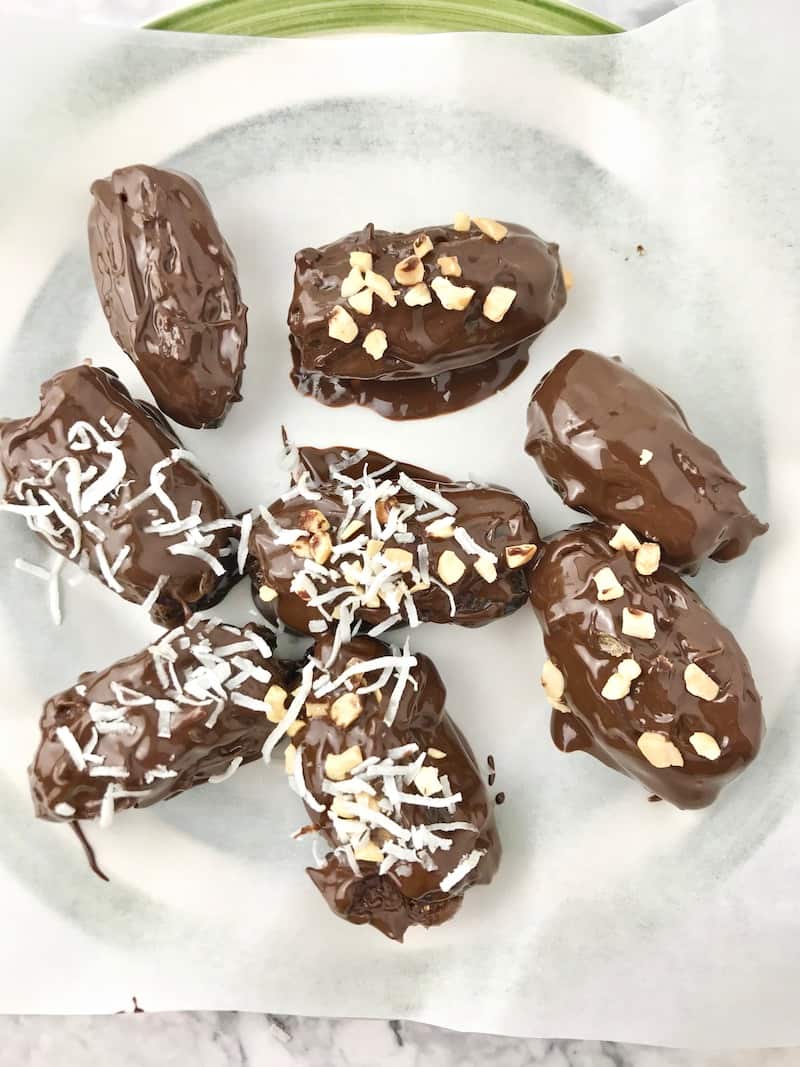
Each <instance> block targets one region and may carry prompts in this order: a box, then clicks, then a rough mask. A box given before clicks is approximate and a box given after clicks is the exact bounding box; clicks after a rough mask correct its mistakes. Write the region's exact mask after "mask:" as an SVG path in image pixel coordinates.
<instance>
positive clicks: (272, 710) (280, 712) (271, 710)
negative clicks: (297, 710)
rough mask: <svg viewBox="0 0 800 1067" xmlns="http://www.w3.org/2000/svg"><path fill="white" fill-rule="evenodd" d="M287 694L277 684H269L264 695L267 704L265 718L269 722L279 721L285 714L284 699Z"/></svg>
mask: <svg viewBox="0 0 800 1067" xmlns="http://www.w3.org/2000/svg"><path fill="white" fill-rule="evenodd" d="M288 696H289V694H288V693H287V692H286V690H285V689H283V688H282V687H281V686H279V685H271V686H270V687H269V689H268V690H267V693H266V696H265V697H264V703H265V704H266V705H267V718H268V719H269V721H270V722H280V721H281V719H282V718H283V717H284V715H285V714H286V699H287V697H288Z"/></svg>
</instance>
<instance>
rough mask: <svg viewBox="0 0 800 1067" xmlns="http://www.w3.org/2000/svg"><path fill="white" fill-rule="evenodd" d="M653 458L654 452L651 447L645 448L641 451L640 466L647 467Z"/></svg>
mask: <svg viewBox="0 0 800 1067" xmlns="http://www.w3.org/2000/svg"><path fill="white" fill-rule="evenodd" d="M652 458H653V453H652V452H651V451H650V449H649V448H643V449H642V451H641V452H640V453H639V466H640V467H646V466H647V464H648V463H649V462H650V460H651V459H652Z"/></svg>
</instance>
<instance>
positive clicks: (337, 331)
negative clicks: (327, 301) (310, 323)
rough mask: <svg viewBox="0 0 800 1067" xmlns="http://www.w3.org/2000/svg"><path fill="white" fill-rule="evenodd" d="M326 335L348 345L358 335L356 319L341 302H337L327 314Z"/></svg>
mask: <svg viewBox="0 0 800 1067" xmlns="http://www.w3.org/2000/svg"><path fill="white" fill-rule="evenodd" d="M328 336H329V337H333V339H334V340H336V341H343V342H344V343H345V344H346V345H349V344H350V343H351V342H352V341H355V339H356V337H358V326H357V325H356V320H355V319H354V318H353V316H352V315H351V314H350V312H349V311H348V310H347V308H343V307H342V306H341V304H337V305H336V307H334V308H333V310H332V311H331V313H330V315H329V316H328Z"/></svg>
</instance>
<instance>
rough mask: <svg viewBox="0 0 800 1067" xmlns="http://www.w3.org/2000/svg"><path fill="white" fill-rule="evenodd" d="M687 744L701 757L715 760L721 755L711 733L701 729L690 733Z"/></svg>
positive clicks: (720, 750)
mask: <svg viewBox="0 0 800 1067" xmlns="http://www.w3.org/2000/svg"><path fill="white" fill-rule="evenodd" d="M689 744H690V745H691V746H692V748H693V749H694V750H695V752H696V753H697V755H698V756H702V757H703V759H710V760H715V759H719V757H720V756H721V755H722V749H721V748H720V747H719V745H718V744H717V742H716V740H715V739H714V738H713V737H712V736H711V734H706V733H703V731H702V730H701V731H699V732H698V733H694V734H692V736H691V737H690V738H689Z"/></svg>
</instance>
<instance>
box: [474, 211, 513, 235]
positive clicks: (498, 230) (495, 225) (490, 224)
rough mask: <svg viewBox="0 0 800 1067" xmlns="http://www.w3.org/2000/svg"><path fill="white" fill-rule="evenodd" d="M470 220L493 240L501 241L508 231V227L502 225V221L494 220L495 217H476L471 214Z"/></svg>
mask: <svg viewBox="0 0 800 1067" xmlns="http://www.w3.org/2000/svg"><path fill="white" fill-rule="evenodd" d="M472 221H473V222H474V223H475V225H476V226H477V227H478V229H479V230H480V231H481V233H483V234H485V235H486V236H487V237H491V239H492V240H493V241H502V240H503V238H504V237H505V236H506V234H507V233H508V227H507V226H504V225H503V224H502V222H496V221H495V219H480V218H478V219H476V218H475V216H474V215H473V217H472Z"/></svg>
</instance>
